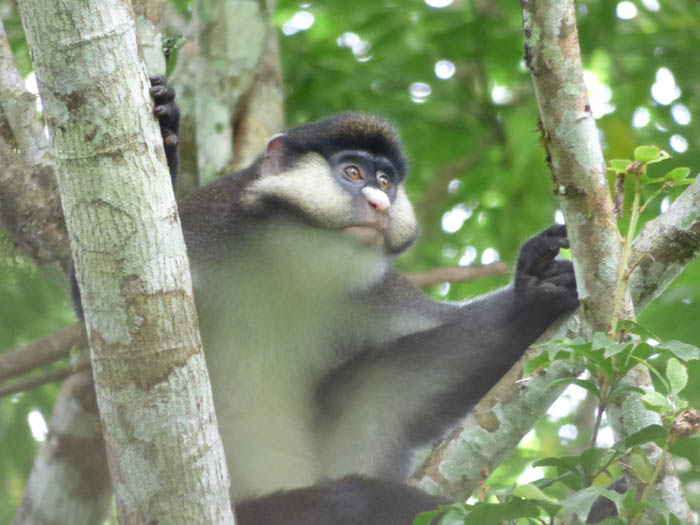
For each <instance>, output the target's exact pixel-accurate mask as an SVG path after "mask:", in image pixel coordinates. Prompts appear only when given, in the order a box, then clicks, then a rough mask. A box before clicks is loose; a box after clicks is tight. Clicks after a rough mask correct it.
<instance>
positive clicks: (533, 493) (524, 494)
mask: <svg viewBox="0 0 700 525" xmlns="http://www.w3.org/2000/svg"><path fill="white" fill-rule="evenodd" d="M513 496H518V497H519V498H524V499H537V500H542V501H546V502H548V503H556V502H557V500H555V499H554V498H550V497H549V496H547V495H546V494H545V493H544V492H542V491H541V490H540V489H539V488H538V487H537V486H535V485H533V484H532V483H526V484H525V485H518V486H517V487H515V490H513Z"/></svg>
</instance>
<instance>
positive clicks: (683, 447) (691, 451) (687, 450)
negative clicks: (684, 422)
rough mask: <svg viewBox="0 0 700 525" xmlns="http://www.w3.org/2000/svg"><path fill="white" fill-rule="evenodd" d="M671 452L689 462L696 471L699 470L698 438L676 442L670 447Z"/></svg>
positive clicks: (693, 437) (699, 447)
mask: <svg viewBox="0 0 700 525" xmlns="http://www.w3.org/2000/svg"><path fill="white" fill-rule="evenodd" d="M671 452H673V453H674V454H676V455H678V456H681V457H684V458H685V459H687V460H688V461H690V463H691V464H692V465H693V467H695V468H696V469H697V468H700V436H692V437H688V438H685V439H679V440H677V441H676V442H674V443H673V445H671Z"/></svg>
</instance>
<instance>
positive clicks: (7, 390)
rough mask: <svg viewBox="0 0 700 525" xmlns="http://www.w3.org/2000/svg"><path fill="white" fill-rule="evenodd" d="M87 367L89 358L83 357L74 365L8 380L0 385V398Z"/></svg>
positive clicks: (63, 377) (59, 379)
mask: <svg viewBox="0 0 700 525" xmlns="http://www.w3.org/2000/svg"><path fill="white" fill-rule="evenodd" d="M89 369H90V360H89V359H84V360H82V361H80V362H79V363H76V364H74V365H73V364H72V365H69V366H65V367H63V368H59V369H58V370H52V371H50V372H46V373H44V374H41V375H38V376H32V377H28V378H26V379H25V378H23V379H19V380H17V381H10V382H9V383H6V384H1V385H0V398H3V397H7V396H11V395H13V394H18V393H20V392H26V391H27V390H31V389H32V388H36V387H38V386H42V385H46V384H48V383H55V382H56V381H61V380H63V379H65V378H67V377H68V376H71V375H73V374H75V373H77V372H81V371H83V370H89Z"/></svg>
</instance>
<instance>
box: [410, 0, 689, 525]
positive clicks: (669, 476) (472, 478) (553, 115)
mask: <svg viewBox="0 0 700 525" xmlns="http://www.w3.org/2000/svg"><path fill="white" fill-rule="evenodd" d="M521 5H522V7H523V25H524V32H525V55H526V56H525V58H526V61H527V63H528V65H529V67H530V69H531V72H532V77H533V82H534V83H535V88H536V92H537V98H538V102H539V104H540V114H541V116H542V127H543V133H544V135H545V143H546V146H547V152H548V156H549V158H550V161H551V167H552V172H553V175H554V178H555V183H556V185H557V193H558V194H559V196H560V202H561V206H562V210H563V211H564V214H565V216H566V223H567V230H568V233H569V238H570V241H571V250H572V254H573V256H574V265H575V269H576V278H577V286H578V291H579V296H580V297H581V299H582V308H581V309H580V313H581V315H580V314H579V313H577V314H574V315H572V316H571V317H570V318H569V319H568V320H566V322H564V323H562V324H561V325H560V326H559V327H556V326H555V327H552V328H550V330H549V331H548V332H547V333H545V334H544V335H543V336H542V337H541V338H540V340H539V341H538V343H539V344H543V343H546V341H548V340H551V339H561V338H573V337H575V336H584V337H585V336H591V335H592V334H593V333H594V332H595V331H607V328H608V326H609V323H610V319H611V317H612V311H613V306H614V305H613V294H611V293H610V290H614V289H615V284H616V282H617V268H618V266H617V261H618V260H619V255H620V247H619V241H618V239H617V234H616V232H615V230H614V228H613V227H612V225H613V224H615V217H614V216H613V206H612V200H611V198H610V192H609V190H608V187H607V183H606V178H605V166H604V163H603V156H602V153H601V150H600V145H599V141H598V133H597V130H596V128H595V122H594V120H593V117H592V114H591V111H590V107H589V106H588V101H587V96H586V89H585V86H584V84H583V71H582V67H581V59H580V52H579V48H578V36H577V30H576V21H575V14H574V3H573V1H571V0H567V1H566V2H559V1H540V0H537V1H534V0H524V1H523V2H522V3H521ZM669 246H672V247H675V248H676V249H674V250H669V249H668V248H669ZM633 247H634V249H635V251H634V252H633V257H632V259H631V262H632V264H634V263H635V262H639V261H641V262H640V264H639V265H638V266H637V267H636V269H635V271H634V273H633V274H632V276H631V280H630V286H629V289H630V291H631V295H630V294H628V296H627V297H626V298H625V303H624V306H623V315H624V316H626V317H627V318H630V317H631V318H633V316H634V312H633V310H632V307H631V304H632V301H633V302H634V304H636V305H637V307H638V311H640V310H639V308H642V307H644V306H646V305H647V304H648V303H649V302H650V301H651V300H652V299H653V298H655V297H656V296H658V295H659V294H660V293H661V292H662V291H663V290H664V289H666V287H667V286H668V285H669V284H670V283H671V282H672V280H673V278H675V277H676V276H677V275H678V274H679V273H680V271H682V269H683V268H684V267H685V265H687V264H688V263H689V262H690V261H691V260H692V259H693V258H694V257H695V255H697V252H698V250H699V249H700V191H699V190H698V189H697V185H692V186H690V187H689V188H688V189H687V190H686V191H685V192H684V194H683V195H682V196H681V197H679V198H678V199H677V201H676V202H675V203H674V205H673V206H671V208H670V209H669V210H668V211H667V212H666V213H664V214H663V215H662V216H661V217H658V218H657V219H655V220H654V221H651V222H649V223H648V224H647V226H645V228H644V230H643V232H642V234H641V235H640V236H639V238H638V239H637V240H636V241H635V243H634V244H633ZM669 252H670V253H669ZM644 254H651V255H652V257H643V256H644ZM654 254H658V255H659V256H658V257H656V256H655V255H654ZM541 351H546V348H544V349H541ZM532 356H533V352H532V351H529V352H528V353H526V355H525V356H524V357H523V358H522V359H521V360H520V361H519V362H518V363H517V364H516V365H515V366H514V367H513V369H512V370H511V371H510V372H509V373H508V374H507V375H506V376H505V377H504V378H503V379H502V380H501V381H500V382H499V383H498V384H497V385H496V386H494V387H493V388H492V389H491V391H490V392H489V393H488V394H487V395H486V396H485V397H484V399H482V400H481V401H480V402H479V403H478V405H477V406H476V407H475V409H474V410H473V411H472V413H471V414H470V415H469V416H468V417H467V418H466V419H465V421H464V422H463V425H462V426H461V427H460V428H457V429H455V430H454V431H453V432H452V434H451V435H450V436H449V437H448V438H446V439H445V440H443V441H442V442H440V443H438V444H437V445H436V446H435V447H434V448H433V451H432V452H431V454H430V456H429V457H428V460H427V461H426V462H425V464H424V465H423V466H422V467H421V468H420V469H418V470H417V471H416V473H415V474H414V476H413V477H412V482H413V483H414V484H416V485H418V486H421V487H422V488H424V489H426V490H428V491H437V492H441V493H444V494H448V495H450V496H452V497H454V498H456V499H466V498H467V497H469V495H470V494H471V493H472V492H473V491H474V490H475V489H476V487H477V486H478V484H479V482H480V480H481V479H482V477H483V472H484V469H485V470H486V471H487V472H491V471H492V470H493V469H494V468H495V467H496V466H497V465H498V464H499V463H500V462H501V461H502V460H503V459H505V457H506V456H507V455H508V454H509V453H510V452H511V451H512V450H513V449H514V448H515V447H516V446H517V444H518V443H519V442H520V440H521V439H522V437H523V436H524V435H525V433H527V432H528V431H529V430H530V429H531V428H532V427H533V426H534V425H535V423H536V422H537V421H538V420H539V419H540V418H541V417H542V416H543V415H544V414H545V413H546V411H547V408H549V406H550V404H551V403H552V402H553V401H554V400H555V399H556V398H557V397H558V396H559V395H560V394H561V392H562V391H563V390H564V387H563V386H553V383H554V382H556V381H558V380H560V379H563V378H571V377H576V376H577V375H579V374H580V373H581V372H582V371H583V369H582V367H581V366H580V365H577V364H575V363H568V362H562V361H557V362H555V363H554V364H553V365H552V366H550V367H549V368H547V369H546V370H543V371H542V372H539V373H538V374H537V375H536V376H534V377H532V378H529V379H528V381H520V378H521V376H522V367H523V364H524V363H525V362H526V361H527V360H528V359H530V358H531V357H532ZM632 401H633V399H631V400H630V402H632ZM632 404H633V405H634V409H635V410H636V409H637V408H638V407H637V405H636V404H634V403H632ZM629 406H630V407H631V406H632V405H629ZM629 415H630V417H632V412H631V411H630V412H629ZM636 416H638V417H639V416H640V414H639V413H636ZM621 426H622V425H620V426H618V428H621ZM635 430H639V428H637V426H635V425H628V426H627V427H626V430H625V433H630V432H634V431H635ZM652 459H653V458H652ZM664 474H665V476H664V480H663V481H661V482H660V483H659V484H658V488H660V489H661V491H662V493H663V492H667V497H666V496H665V497H664V500H665V501H666V502H667V503H668V504H669V507H670V508H671V509H673V510H675V511H679V515H681V516H683V515H684V513H683V509H684V508H686V509H687V504H686V503H685V500H684V499H683V496H682V495H679V494H678V492H677V491H676V492H675V493H674V490H675V488H676V487H678V486H680V483H679V482H678V478H677V477H676V476H675V473H674V472H673V469H672V466H669V468H667V469H665V471H664ZM662 495H663V494H662ZM684 505H685V507H684Z"/></svg>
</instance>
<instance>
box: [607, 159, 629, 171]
mask: <svg viewBox="0 0 700 525" xmlns="http://www.w3.org/2000/svg"><path fill="white" fill-rule="evenodd" d="M631 163H632V161H631V160H627V159H613V160H611V161H610V168H609V169H611V170H613V171H615V172H617V173H625V172H626V171H627V166H628V165H630V164H631Z"/></svg>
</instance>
